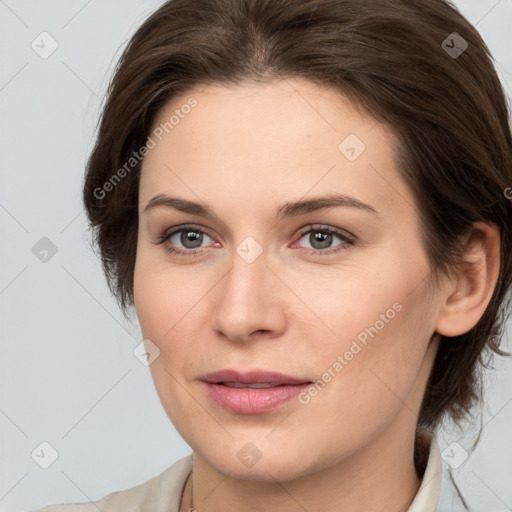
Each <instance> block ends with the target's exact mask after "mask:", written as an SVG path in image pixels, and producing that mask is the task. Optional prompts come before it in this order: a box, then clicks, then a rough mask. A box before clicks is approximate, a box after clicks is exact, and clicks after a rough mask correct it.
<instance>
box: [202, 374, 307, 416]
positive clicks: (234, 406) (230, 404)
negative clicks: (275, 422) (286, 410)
mask: <svg viewBox="0 0 512 512" xmlns="http://www.w3.org/2000/svg"><path fill="white" fill-rule="evenodd" d="M201 380H202V381H203V382H204V385H205V389H206V392H207V394H208V396H209V398H210V399H211V400H213V402H215V403H216V404H217V405H219V406H220V407H222V408H224V409H226V410H228V411H230V412H235V413H238V414H259V413H263V412H268V411H271V410H273V409H275V408H276V407H278V406H279V405H281V404H283V403H284V402H286V401H288V400H290V399H291V398H293V397H294V396H297V395H298V394H300V393H301V392H302V391H304V390H305V389H306V388H307V387H309V385H310V384H311V381H308V380H304V379H300V378H296V377H291V376H289V375H284V374H282V373H276V372H266V371H259V370H254V371H251V372H246V373H241V372H238V371H236V370H221V371H218V372H213V373H209V374H207V375H204V376H203V377H202V378H201Z"/></svg>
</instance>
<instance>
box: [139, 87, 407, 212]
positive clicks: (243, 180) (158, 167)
mask: <svg viewBox="0 0 512 512" xmlns="http://www.w3.org/2000/svg"><path fill="white" fill-rule="evenodd" d="M191 105H194V106H193V107H191ZM155 133H156V134H157V135H158V137H157V136H155V135H154V134H155ZM152 134H153V135H152V137H153V139H154V141H155V143H156V145H155V147H154V148H153V149H152V150H151V151H150V152H149V153H148V155H147V156H146V157H145V159H144V162H143V166H142V177H141V190H140V196H141V202H143V201H147V200H149V199H150V196H152V195H154V194H156V193H160V192H165V190H161V189H162V187H164V188H168V189H169V190H168V191H170V190H173V192H174V191H175V190H177V189H178V190H180V191H182V192H183V193H184V194H186V195H187V196H188V197H191V192H192V193H193V194H194V195H196V196H198V197H204V199H205V200H206V199H207V197H209V196H211V195H212V191H215V193H216V197H217V198H218V199H219V201H221V200H225V201H229V200H231V201H233V200H234V199H235V198H238V199H239V201H240V204H242V203H245V207H246V208H247V207H248V206H249V205H250V204H252V203H256V202H257V198H260V199H265V200H267V201H268V202H269V205H270V201H271V198H273V197H280V198H287V197H288V196H289V197H293V198H297V197H300V196H303V195H305V194H308V193H313V192H314V193H315V194H317V193H322V192H326V191H327V192H332V191H339V192H343V193H352V194H355V195H359V196H361V193H364V194H366V200H370V199H372V200H375V199H377V197H378V196H381V199H384V200H385V199H386V197H387V199H388V201H392V200H395V201H396V197H394V198H392V197H391V196H390V194H389V186H390V185H391V187H392V188H398V189H403V190H402V192H403V193H404V194H407V191H406V190H405V189H404V184H403V183H401V180H400V179H399V176H398V174H397V173H396V171H395V159H394V147H395V146H396V139H395V136H394V134H393V133H392V131H391V129H390V128H389V127H388V126H386V125H383V124H381V123H378V122H377V121H376V120H375V119H374V118H373V117H371V116H370V115H368V114H366V113H364V112H362V111H361V110H360V109H358V108H357V106H356V105H354V104H353V103H351V102H350V101H349V100H348V99H347V98H346V97H344V96H343V95H341V94H340V93H339V92H338V91H337V90H334V89H325V88H321V87H319V86H317V85H315V84H313V83H311V82H308V81H306V80H302V79H285V80H280V81H277V82H272V83H265V84H246V85H237V86H233V85H230V86H227V85H221V84H213V85H203V86H198V87H195V88H193V89H191V90H189V91H188V92H187V93H185V94H182V95H180V96H179V97H176V98H174V99H173V100H172V101H170V102H169V103H168V104H167V105H165V106H164V107H163V108H162V109H161V110H160V111H159V113H158V115H157V117H156V119H155V122H154V125H153V129H152ZM386 181H387V183H388V184H387V185H386V184H385V182H386ZM383 185H385V186H384V187H383ZM394 194H396V192H395V193H394ZM360 198H361V197H360ZM195 199H197V197H196V198H195ZM259 206H260V207H261V206H262V203H259Z"/></svg>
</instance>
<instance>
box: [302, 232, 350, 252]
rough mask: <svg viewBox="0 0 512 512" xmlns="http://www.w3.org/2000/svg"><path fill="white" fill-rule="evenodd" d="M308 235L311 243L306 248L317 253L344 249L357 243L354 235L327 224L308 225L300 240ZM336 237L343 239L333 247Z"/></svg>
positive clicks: (307, 239)
mask: <svg viewBox="0 0 512 512" xmlns="http://www.w3.org/2000/svg"><path fill="white" fill-rule="evenodd" d="M306 235H308V236H307V238H306V241H307V242H308V243H309V244H310V247H306V248H307V249H311V251H312V252H314V253H317V254H330V253H334V252H339V251H343V250H345V249H347V248H348V247H349V246H351V245H354V243H355V240H354V237H353V236H351V235H349V234H348V233H344V232H342V231H339V230H337V229H333V228H331V227H327V226H308V227H307V228H306V230H305V231H302V233H301V237H300V239H299V240H301V239H303V238H305V237H306ZM335 238H338V239H339V240H341V243H339V244H337V245H335V246H334V247H333V245H332V244H333V241H334V239H335Z"/></svg>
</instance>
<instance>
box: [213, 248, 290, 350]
mask: <svg viewBox="0 0 512 512" xmlns="http://www.w3.org/2000/svg"><path fill="white" fill-rule="evenodd" d="M268 263H269V262H268V258H267V257H266V253H265V251H263V252H262V253H261V254H260V255H259V256H258V257H257V258H256V259H255V260H254V261H252V262H251V260H250V259H247V258H244V257H242V256H240V254H239V253H234V254H233V258H232V266H231V269H230V270H229V271H228V272H227V273H226V275H225V276H224V277H223V278H222V279H221V280H220V282H219V283H218V284H217V286H216V287H215V297H214V300H215V308H214V315H213V328H214V330H215V331H216V332H217V333H218V334H219V335H221V336H223V337H225V338H226V339H228V340H231V341H233V342H236V343H244V342H248V341H254V340H256V339H267V340H268V339H272V338H276V337H279V336H280V335H281V334H282V333H283V332H284V330H285V329H286V322H287V318H286V314H285V313H286V311H287V310H289V309H288V308H287V307H286V303H285V301H286V300H289V297H288V298H287V297H286V291H287V290H283V288H285V287H284V285H283V283H282V281H280V280H279V279H278V277H276V275H275V271H273V270H272V269H271V268H269V266H268ZM287 292H288V295H291V294H290V292H289V291H287Z"/></svg>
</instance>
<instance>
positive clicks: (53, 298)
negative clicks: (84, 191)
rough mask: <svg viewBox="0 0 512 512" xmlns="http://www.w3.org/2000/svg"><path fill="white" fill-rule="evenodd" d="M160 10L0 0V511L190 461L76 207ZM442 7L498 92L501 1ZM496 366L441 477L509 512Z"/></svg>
mask: <svg viewBox="0 0 512 512" xmlns="http://www.w3.org/2000/svg"><path fill="white" fill-rule="evenodd" d="M160 3H161V2H160V1H156V0H145V1H135V0H123V1H121V0H116V1H114V0H110V1H102V2H100V1H98V0H89V1H84V0H73V1H69V0H68V1H64V0H60V1H58V0H54V1H46V2H36V1H27V0H6V1H0V48H1V54H0V107H1V118H0V127H1V132H0V140H1V144H2V146H1V147H2V152H1V173H0V176H1V182H0V225H1V230H2V231H1V233H2V237H1V250H0V253H1V255H2V258H1V264H0V304H1V309H0V314H1V318H0V329H1V331H0V333H1V358H0V375H1V382H0V436H1V437H0V443H1V444H0V450H1V451H0V512H4V511H27V510H34V509H37V508H40V507H42V506H44V505H46V504H50V503H61V502H72V501H88V500H96V499H99V498H100V497H102V496H104V495H105V494H107V493H109V492H112V491H114V490H119V489H123V488H126V487H130V486H133V485H136V484H138V483H141V482H143V481H145V480H147V479H149V478H151V477H152V476H154V475H156V474H157V473H159V472H161V471H163V470H164V469H165V468H166V467H168V466H169V465H170V464H171V463H172V462H174V461H175V460H177V459H179V458H181V457H183V456H185V455H187V454H189V453H190V452H191V450H190V448H189V447H188V446H187V445H186V444H185V442H184V441H183V440H182V439H181V438H180V436H179V435H178V434H177V432H176V431H175V429H174V427H173V426H172V424H171V423H170V421H169V419H168V418H167V415H166V414H165V412H164V410H163V408H162V407H161V405H160V402H159V400H158V397H157V395H156V392H155V390H154V387H153V383H152V380H151V377H150V373H149V369H148V368H147V367H145V366H143V365H142V364H141V363H140V362H139V360H138V359H137V358H136V357H135V356H134V355H133V352H132V351H133V349H134V348H135V347H136V346H137V345H138V344H139V343H140V342H141V337H140V332H139V331H138V328H137V326H136V325H131V324H130V323H127V322H126V321H125V320H123V317H122V315H121V313H120V312H119V311H118V309H117V307H116V305H115V303H114V301H113V299H112V298H111V297H110V295H109V292H108V290H107V288H106V285H105V281H104V278H103V275H102V273H101V269H100V264H99V260H98V259H97V257H96V256H95V255H94V254H93V253H92V251H91V250H90V248H89V242H88V240H89V237H88V233H87V231H86V224H85V216H84V214H83V211H82V205H81V196H80V194H81V184H82V174H83V167H84V162H85V159H86V157H87V154H88V152H89V150H90V149H91V145H92V141H93V137H94V130H95V124H96V121H97V117H98V113H99V111H100V107H101V100H102V98H103V95H104V92H105V89H106V85H107V83H108V79H109V77H110V73H111V71H112V69H113V64H114V63H115V61H116V59H117V57H118V56H119V49H120V48H121V47H124V45H125V43H126V42H127V40H128V39H129V37H130V35H131V34H132V33H133V31H134V30H135V29H136V27H137V26H138V25H139V24H140V23H141V22H142V21H143V20H144V19H145V18H146V17H147V16H148V15H149V13H151V12H152V11H154V10H155V8H156V7H157V6H158V5H159V4H160ZM456 4H457V5H458V6H459V8H460V9H461V11H462V12H463V13H464V14H465V15H466V16H467V18H468V19H469V20H470V21H471V22H472V23H473V24H475V25H476V26H477V28H478V30H479V31H480V32H481V34H482V35H483V37H484V39H485V40H486V42H487V43H488V45H489V47H490V49H491V51H492V53H493V55H494V56H495V59H496V61H497V69H498V72H499V74H500V77H501V79H502V82H503V83H504V85H505V87H506V88H507V91H508V94H509V95H512V89H511V85H512V34H511V29H512V0H501V1H496V0H484V1H482V0H461V1H458V2H456ZM43 31H46V32H48V33H49V34H51V37H52V38H53V39H54V40H55V41H56V42H57V44H58V48H57V49H56V51H55V52H54V53H53V54H52V55H50V56H49V57H48V58H46V59H43V58H41V57H40V56H39V55H38V53H36V51H34V50H33V49H32V47H31V43H32V41H34V40H35V43H34V44H39V47H38V51H40V52H43V51H48V50H49V49H51V44H52V41H51V40H50V39H49V38H48V36H39V35H40V34H41V32H43ZM41 38H46V39H44V41H45V42H44V48H43V44H42V43H41V42H40V40H41ZM38 41H39V43H38ZM440 43H441V42H440ZM511 186H512V184H511ZM43 237H47V238H48V239H49V240H51V242H52V244H54V245H55V247H56V249H57V252H56V254H55V255H53V256H52V254H51V252H49V253H48V255H47V260H48V261H46V262H42V261H40V259H38V258H37V257H36V255H35V254H34V253H33V251H32V248H33V247H34V246H35V245H36V244H37V243H38V242H39V241H40V239H41V238H43ZM39 243H43V244H44V243H47V242H39ZM36 247H39V246H36ZM43 249H44V247H43ZM43 249H41V248H39V250H40V251H41V250H43ZM36 252H37V251H36ZM39 256H40V257H44V252H43V253H40V255H39ZM509 333H510V329H509ZM508 338H510V336H509V337H508ZM505 348H508V349H509V350H512V344H511V343H510V340H508V341H507V345H506V347H505ZM496 368H497V370H495V371H492V372H487V373H486V376H487V381H488V385H487V387H486V408H485V410H484V412H483V417H482V421H483V423H484V424H485V425H486V426H485V428H484V431H483V436H482V440H481V442H480V444H479V445H478V447H477V448H476V450H475V451H474V452H470V454H469V458H468V459H467V460H465V461H464V462H463V463H462V464H461V466H460V467H458V469H456V470H454V475H455V478H456V481H457V482H458V484H459V485H460V487H461V489H462V491H463V492H464V494H465V495H466V496H468V498H469V502H470V504H471V505H472V506H473V507H474V509H475V510H479V511H480V510H486V512H492V511H505V510H511V509H512V486H511V485H510V484H511V481H512V475H511V473H512V469H511V464H510V460H512V436H511V432H512V430H511V425H512V363H511V362H510V361H506V360H505V361H503V360H500V361H497V363H496ZM473 440H474V431H473V429H471V427H469V426H468V427H467V428H465V430H464V431H462V432H461V431H458V430H453V431H452V429H451V428H450V427H446V429H445V430H444V431H443V432H442V435H441V436H440V438H439V441H440V444H441V449H444V448H445V447H446V446H447V445H449V444H450V443H452V442H457V443H458V445H453V446H454V447H455V449H456V450H458V451H457V453H458V454H459V455H458V456H460V454H464V452H463V451H462V450H464V449H465V450H470V448H471V444H472V441H473ZM42 442H48V443H49V444H50V445H51V446H53V447H54V449H55V450H56V451H57V452H58V458H57V459H56V461H55V462H54V463H53V464H52V465H51V466H50V467H49V468H48V469H42V468H41V467H40V465H39V464H38V463H36V461H38V462H39V463H40V464H41V463H44V462H45V460H46V461H48V460H49V459H48V457H49V454H50V450H49V449H48V448H47V447H45V446H44V445H43V446H42V447H41V443H42ZM453 446H452V448H453ZM34 450H35V452H34ZM31 454H33V455H31ZM43 454H44V456H43ZM45 458H46V459H45Z"/></svg>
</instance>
